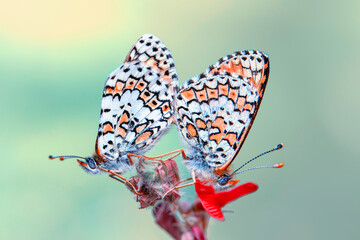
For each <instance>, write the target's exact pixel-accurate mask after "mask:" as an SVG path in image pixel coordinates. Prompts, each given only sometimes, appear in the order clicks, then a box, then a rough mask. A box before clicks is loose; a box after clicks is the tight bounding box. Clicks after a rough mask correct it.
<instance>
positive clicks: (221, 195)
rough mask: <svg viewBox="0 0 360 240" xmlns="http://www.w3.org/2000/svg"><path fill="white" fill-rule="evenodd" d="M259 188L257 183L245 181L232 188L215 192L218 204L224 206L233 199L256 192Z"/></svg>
mask: <svg viewBox="0 0 360 240" xmlns="http://www.w3.org/2000/svg"><path fill="white" fill-rule="evenodd" d="M257 189H258V185H256V184H255V183H251V182H248V183H244V184H242V185H240V186H237V187H235V188H233V189H231V190H228V191H223V192H218V193H216V194H215V199H216V202H217V205H218V206H219V207H220V208H222V207H224V206H225V205H226V204H228V203H229V202H231V201H234V200H236V199H238V198H239V197H242V196H244V195H247V194H249V193H252V192H255V191H256V190H257Z"/></svg>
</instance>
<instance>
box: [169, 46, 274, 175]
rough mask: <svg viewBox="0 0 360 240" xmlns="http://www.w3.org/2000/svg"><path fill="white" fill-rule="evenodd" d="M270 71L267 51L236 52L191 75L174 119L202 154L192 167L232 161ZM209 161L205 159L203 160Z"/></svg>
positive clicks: (181, 95)
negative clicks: (198, 73) (194, 75)
mask: <svg viewBox="0 0 360 240" xmlns="http://www.w3.org/2000/svg"><path fill="white" fill-rule="evenodd" d="M268 75H269V60H268V57H267V55H265V54H263V53H261V52H259V51H243V52H236V53H234V54H232V55H229V56H226V57H224V58H221V59H220V60H219V61H218V62H217V63H215V64H214V65H212V66H210V67H209V68H208V69H207V70H206V71H205V72H204V73H202V74H200V75H199V76H196V77H194V78H192V79H190V80H189V81H188V82H187V83H186V84H185V85H184V86H183V87H182V88H181V90H180V91H179V93H178V95H177V99H176V111H175V114H176V117H177V122H178V126H179V129H180V132H181V134H182V136H183V138H184V139H185V141H186V142H187V143H188V144H189V145H190V146H191V147H192V148H193V149H195V153H197V154H198V155H200V156H202V157H201V158H199V159H197V160H196V159H193V158H192V157H191V154H190V155H189V156H190V159H189V160H191V161H187V162H186V163H187V164H188V166H190V167H191V168H193V169H194V170H198V169H197V168H199V167H207V168H209V169H214V168H217V167H221V166H223V165H225V164H226V163H227V164H226V165H228V164H230V163H231V161H232V160H233V159H234V158H235V156H236V154H237V153H238V151H239V150H240V148H241V146H242V144H243V143H244V140H245V138H246V136H247V134H248V132H249V130H250V128H251V125H252V123H253V121H254V119H255V116H256V113H257V111H258V109H259V105H260V102H261V99H262V95H263V93H264V90H265V87H266V82H267V79H268ZM204 160H205V162H204Z"/></svg>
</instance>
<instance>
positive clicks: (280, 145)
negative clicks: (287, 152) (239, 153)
mask: <svg viewBox="0 0 360 240" xmlns="http://www.w3.org/2000/svg"><path fill="white" fill-rule="evenodd" d="M283 146H284V145H283V144H282V143H280V144H278V145H276V147H274V148H273V149H271V150H268V151H266V152H263V153H261V154H259V155H257V156H256V157H254V158H252V159H250V160H249V161H247V162H246V163H244V164H243V165H241V166H240V167H239V168H238V169H236V170H235V171H234V172H233V173H232V174H231V175H235V174H239V173H240V172H238V173H236V172H237V171H239V170H240V169H242V168H243V167H245V166H246V165H247V164H249V163H251V162H252V161H254V160H255V159H257V158H259V157H261V156H263V155H265V154H268V153H271V152H273V151H276V150H279V149H281V148H282V147H283ZM280 165H281V166H280ZM274 166H277V167H274ZM282 166H284V163H278V164H275V165H273V166H262V167H255V168H249V169H246V170H244V171H241V172H245V171H248V170H250V169H257V168H280V167H282Z"/></svg>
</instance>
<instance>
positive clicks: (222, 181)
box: [217, 174, 231, 186]
mask: <svg viewBox="0 0 360 240" xmlns="http://www.w3.org/2000/svg"><path fill="white" fill-rule="evenodd" d="M230 179H231V176H230V175H229V174H224V175H222V176H220V177H219V178H218V180H217V182H218V184H219V185H220V186H224V185H226V184H227V183H228V182H229V180H230Z"/></svg>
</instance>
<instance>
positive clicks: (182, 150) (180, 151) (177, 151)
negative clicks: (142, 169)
mask: <svg viewBox="0 0 360 240" xmlns="http://www.w3.org/2000/svg"><path fill="white" fill-rule="evenodd" d="M174 153H181V154H182V157H183V158H184V159H186V158H187V157H186V154H185V151H184V149H182V148H181V149H178V150H175V151H172V152H168V153H165V154H162V155H159V156H155V157H151V158H162V157H165V156H168V155H170V154H174Z"/></svg>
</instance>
